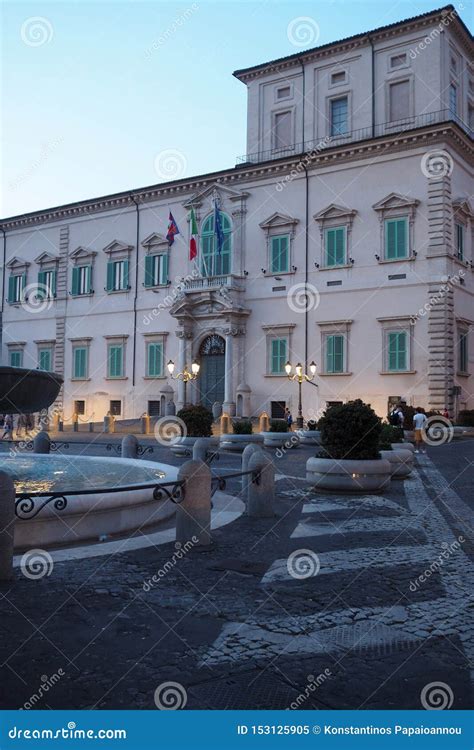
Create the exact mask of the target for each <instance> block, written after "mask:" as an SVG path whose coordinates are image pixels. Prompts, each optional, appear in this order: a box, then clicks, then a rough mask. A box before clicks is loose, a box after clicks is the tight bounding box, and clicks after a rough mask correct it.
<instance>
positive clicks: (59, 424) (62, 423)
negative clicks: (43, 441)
mask: <svg viewBox="0 0 474 750" xmlns="http://www.w3.org/2000/svg"><path fill="white" fill-rule="evenodd" d="M58 432H64V422H63V420H62V419H60V420H59V422H58Z"/></svg>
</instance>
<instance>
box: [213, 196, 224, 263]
mask: <svg viewBox="0 0 474 750" xmlns="http://www.w3.org/2000/svg"><path fill="white" fill-rule="evenodd" d="M214 235H215V237H216V243H217V255H220V254H221V253H222V247H223V245H224V232H223V231H222V224H221V214H220V211H219V209H218V208H217V203H215V204H214Z"/></svg>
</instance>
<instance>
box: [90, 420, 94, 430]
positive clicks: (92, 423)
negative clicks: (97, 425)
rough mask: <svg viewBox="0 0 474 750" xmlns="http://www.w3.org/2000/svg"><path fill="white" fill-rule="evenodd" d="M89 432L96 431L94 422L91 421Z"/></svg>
mask: <svg viewBox="0 0 474 750" xmlns="http://www.w3.org/2000/svg"><path fill="white" fill-rule="evenodd" d="M89 432H94V422H89Z"/></svg>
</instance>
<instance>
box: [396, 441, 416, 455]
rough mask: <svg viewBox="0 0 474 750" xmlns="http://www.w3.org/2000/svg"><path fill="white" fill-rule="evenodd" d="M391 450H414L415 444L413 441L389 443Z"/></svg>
mask: <svg viewBox="0 0 474 750" xmlns="http://www.w3.org/2000/svg"><path fill="white" fill-rule="evenodd" d="M390 445H391V446H392V450H394V451H411V452H412V453H414V452H415V446H414V445H413V443H390Z"/></svg>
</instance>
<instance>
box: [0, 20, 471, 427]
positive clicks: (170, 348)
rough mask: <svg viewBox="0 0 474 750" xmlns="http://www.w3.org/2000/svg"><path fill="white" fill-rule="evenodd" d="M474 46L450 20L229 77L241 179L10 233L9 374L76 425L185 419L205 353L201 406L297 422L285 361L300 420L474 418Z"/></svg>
mask: <svg viewBox="0 0 474 750" xmlns="http://www.w3.org/2000/svg"><path fill="white" fill-rule="evenodd" d="M472 51H473V45H472V36H471V35H470V33H469V31H468V30H467V28H466V27H465V25H464V24H463V22H462V21H461V20H460V18H459V17H458V16H457V14H456V13H455V12H454V9H453V8H452V6H448V7H447V8H445V9H443V10H439V11H433V12H431V13H426V14H424V15H422V16H418V17H416V18H412V19H409V20H406V21H401V22H400V23H396V24H392V25H390V26H387V27H383V28H380V29H376V30H375V31H371V32H369V33H363V34H358V35H356V36H353V37H351V38H349V39H345V40H342V41H340V42H334V43H332V44H327V45H324V46H322V47H318V48H315V49H311V50H307V51H303V52H298V53H297V54H294V55H291V56H289V57H286V58H282V59H280V60H276V61H272V62H268V63H265V64H262V65H258V66H255V67H253V68H248V69H246V70H240V71H237V72H236V73H234V75H235V76H236V77H237V78H238V79H239V80H241V81H242V82H243V83H244V84H245V85H246V86H247V89H248V135H247V143H248V149H247V150H248V154H247V155H246V156H245V157H244V158H243V159H240V160H239V163H238V164H237V166H236V167H234V168H230V169H225V170H223V171H221V172H216V173H213V174H205V175H200V176H198V177H193V178H187V179H180V180H175V181H173V182H168V183H165V184H160V185H154V186H151V187H146V188H143V189H137V190H131V191H130V192H126V193H119V194H116V195H109V196H104V197H102V198H98V199H92V200H87V201H81V202H78V203H74V204H70V205H65V206H59V207H56V208H51V209H47V210H44V211H40V212H35V213H30V214H25V215H22V216H16V217H13V218H9V219H5V220H3V221H2V222H1V224H0V226H1V229H2V231H3V271H4V274H3V295H2V329H3V330H2V357H3V364H8V363H10V364H13V365H17V366H18V365H22V366H24V367H32V368H35V367H38V366H39V367H43V368H45V369H55V370H56V371H58V372H60V373H61V374H63V376H64V389H63V393H62V396H61V398H62V403H63V408H64V416H65V419H66V420H67V419H70V418H71V415H72V413H73V412H78V413H79V414H80V415H81V418H83V419H87V418H89V419H96V420H100V419H102V417H103V416H104V414H105V413H107V412H108V411H109V410H110V409H111V410H112V412H113V413H115V414H118V415H120V416H121V417H122V418H135V417H138V416H139V415H141V414H142V413H143V412H145V411H148V412H150V413H153V414H157V413H161V414H163V413H165V402H166V401H167V400H170V399H171V398H173V399H174V401H175V402H176V405H177V406H178V408H179V406H180V405H182V403H183V399H184V390H183V384H182V383H181V382H180V381H176V380H172V379H171V378H170V377H169V376H168V374H167V369H166V362H167V361H168V360H169V359H172V360H174V361H176V363H177V369H178V368H179V369H180V370H181V369H182V368H183V367H184V365H185V364H187V365H188V366H189V365H190V364H191V361H192V360H193V359H194V358H196V359H198V361H199V362H200V365H201V370H200V375H199V378H198V380H197V381H196V382H195V383H192V384H190V385H189V386H188V400H193V401H199V400H202V401H203V402H204V403H206V404H208V405H209V404H212V403H214V402H216V401H217V402H220V403H223V405H224V409H225V410H227V411H229V412H230V413H237V414H239V415H257V414H259V413H260V412H261V411H262V410H267V411H269V412H272V413H273V414H275V415H277V414H278V413H279V409H281V407H282V406H283V405H285V404H286V405H288V406H289V407H290V409H291V410H292V411H293V413H294V415H295V412H296V407H297V385H296V384H295V383H293V382H290V381H289V380H288V378H287V377H286V374H285V370H284V365H285V362H286V361H287V360H290V361H291V362H292V363H293V364H296V362H298V361H301V362H302V363H306V365H309V363H310V362H311V360H314V361H315V362H316V364H317V366H318V371H317V375H316V378H315V381H314V383H315V384H316V385H317V388H316V387H314V385H313V384H305V385H304V386H303V401H304V412H305V416H308V415H311V414H313V413H316V412H318V411H319V410H320V409H321V408H324V406H325V405H326V404H327V403H328V402H333V401H346V400H348V399H353V398H357V397H360V398H362V399H364V400H365V401H367V402H369V403H371V404H372V406H373V407H374V408H375V409H376V410H377V412H378V413H379V414H380V415H385V414H386V413H387V408H388V403H389V400H390V399H395V400H398V399H399V398H400V397H402V398H405V399H406V400H407V402H408V403H411V404H413V405H422V406H424V407H430V408H437V409H443V408H445V407H447V408H448V409H449V411H450V412H451V413H452V412H453V411H454V410H456V409H460V408H471V409H472V408H474V377H473V375H474V368H473V361H474V334H473V325H472V324H473V321H474V273H473V262H474V242H473V222H474V214H473V205H474V204H473V202H472V194H473V179H472V177H473V149H472V132H473V112H474V70H473V68H472V66H471V67H470V65H469V60H471V59H472ZM91 187H93V186H91ZM216 202H217V204H218V207H219V209H220V212H221V214H220V215H221V219H222V227H223V230H224V244H223V247H222V251H221V253H220V254H219V253H218V252H217V243H216V238H215V235H214V228H213V222H214V218H213V217H214V209H215V203H216ZM192 208H194V211H195V214H196V218H197V223H198V230H199V240H198V245H199V256H198V261H197V262H194V261H193V262H192V261H190V260H189V232H190V226H189V220H190V211H191V209H192ZM170 211H171V212H172V214H173V216H174V218H175V220H176V222H177V224H178V227H179V230H180V234H179V235H177V236H176V239H175V242H174V244H172V245H171V247H169V246H168V243H167V241H166V232H167V224H168V214H169V212H170ZM182 279H184V281H181V280H182ZM38 284H39V285H40V289H41V288H43V287H46V288H47V289H49V290H50V293H51V294H50V296H51V299H48V298H46V299H44V298H43V297H44V295H41V294H39V295H38ZM47 296H48V295H46V297H47ZM171 389H172V391H173V392H172V391H171ZM160 410H161V411H160Z"/></svg>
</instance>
